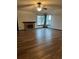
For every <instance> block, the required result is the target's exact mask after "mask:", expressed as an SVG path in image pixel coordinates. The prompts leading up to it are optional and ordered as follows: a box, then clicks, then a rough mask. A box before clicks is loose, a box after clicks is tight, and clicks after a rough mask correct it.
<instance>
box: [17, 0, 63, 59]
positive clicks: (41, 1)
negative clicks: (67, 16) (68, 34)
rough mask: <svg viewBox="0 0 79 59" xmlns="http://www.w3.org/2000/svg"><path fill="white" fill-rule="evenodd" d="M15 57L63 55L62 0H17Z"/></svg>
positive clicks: (41, 58) (38, 58)
mask: <svg viewBox="0 0 79 59" xmlns="http://www.w3.org/2000/svg"><path fill="white" fill-rule="evenodd" d="M17 59H62V1H61V0H17Z"/></svg>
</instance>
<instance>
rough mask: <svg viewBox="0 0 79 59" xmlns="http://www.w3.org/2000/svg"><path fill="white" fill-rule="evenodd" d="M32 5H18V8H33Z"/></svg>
mask: <svg viewBox="0 0 79 59" xmlns="http://www.w3.org/2000/svg"><path fill="white" fill-rule="evenodd" d="M33 5H34V4H28V5H18V6H17V7H18V8H24V7H30V6H33Z"/></svg>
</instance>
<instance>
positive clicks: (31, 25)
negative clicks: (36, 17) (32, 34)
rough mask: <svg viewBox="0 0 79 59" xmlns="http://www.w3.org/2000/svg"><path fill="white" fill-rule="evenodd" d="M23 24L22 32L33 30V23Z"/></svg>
mask: <svg viewBox="0 0 79 59" xmlns="http://www.w3.org/2000/svg"><path fill="white" fill-rule="evenodd" d="M23 23H24V30H27V29H34V28H35V22H23Z"/></svg>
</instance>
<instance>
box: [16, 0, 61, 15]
mask: <svg viewBox="0 0 79 59" xmlns="http://www.w3.org/2000/svg"><path fill="white" fill-rule="evenodd" d="M38 2H41V3H42V5H43V7H45V8H47V10H42V11H41V12H40V13H45V12H46V13H48V14H51V13H53V14H61V4H62V3H61V0H17V3H18V6H19V8H18V11H24V12H32V13H39V12H37V10H36V7H35V5H36V4H37V3H38ZM31 4H33V6H25V7H21V6H23V5H31Z"/></svg>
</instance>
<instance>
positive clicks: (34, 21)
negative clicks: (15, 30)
mask: <svg viewBox="0 0 79 59" xmlns="http://www.w3.org/2000/svg"><path fill="white" fill-rule="evenodd" d="M23 23H35V21H27V22H23Z"/></svg>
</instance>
